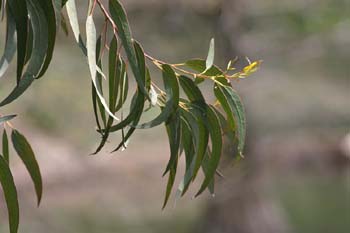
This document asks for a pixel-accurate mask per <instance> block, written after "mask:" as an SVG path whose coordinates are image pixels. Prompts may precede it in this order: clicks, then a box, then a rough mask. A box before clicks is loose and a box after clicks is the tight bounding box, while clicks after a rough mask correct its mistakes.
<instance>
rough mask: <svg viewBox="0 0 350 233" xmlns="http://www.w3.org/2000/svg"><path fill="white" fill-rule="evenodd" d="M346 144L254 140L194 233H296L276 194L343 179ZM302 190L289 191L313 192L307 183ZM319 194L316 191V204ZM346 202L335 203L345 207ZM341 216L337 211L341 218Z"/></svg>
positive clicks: (349, 151)
mask: <svg viewBox="0 0 350 233" xmlns="http://www.w3.org/2000/svg"><path fill="white" fill-rule="evenodd" d="M349 141H350V140H349V139H347V142H345V143H343V146H340V145H339V144H338V143H333V142H328V141H326V142H324V141H323V140H320V139H319V138H317V137H314V136H308V137H304V136H300V135H296V136H292V137H288V136H286V137H277V138H270V139H263V140H260V141H257V142H256V143H255V144H254V145H255V148H251V150H250V151H251V154H250V155H252V156H250V157H249V158H247V161H245V162H244V163H243V166H242V168H241V169H239V168H237V167H236V168H232V169H231V172H232V171H233V174H230V175H228V174H227V178H226V179H225V181H223V182H221V184H220V185H219V187H220V188H219V191H218V194H217V195H216V198H214V199H212V200H211V201H210V203H209V206H208V208H207V211H206V214H205V216H204V218H203V221H202V222H201V224H199V228H198V229H197V231H196V232H198V233H199V232H200V233H290V232H294V231H292V228H291V226H290V225H289V224H290V223H289V221H288V218H287V213H286V212H285V209H284V208H283V205H282V203H281V200H280V199H279V195H280V193H279V191H281V190H283V189H284V188H286V187H294V186H293V185H295V184H299V183H303V182H305V181H306V180H308V179H312V180H314V179H315V180H316V184H317V182H321V184H324V182H325V184H327V185H328V183H326V182H330V181H337V180H345V181H346V177H347V176H348V175H349V171H350V166H349V165H350V157H349V154H350V149H349V146H350V143H349ZM243 167H244V168H243ZM239 170H241V171H239ZM227 172H229V171H227ZM242 174H248V175H242ZM294 182H296V183H294ZM330 183H332V182H330ZM311 184H312V183H311ZM295 187H298V186H295ZM302 187H303V188H301V189H296V188H292V190H293V192H295V193H299V194H300V193H301V194H302V193H303V192H305V193H308V192H309V191H310V190H309V189H311V190H312V187H308V185H306V187H305V186H302ZM326 187H328V186H326ZM325 191H326V190H325ZM317 195H318V194H317V193H316V194H315V198H316V200H317V198H318V197H317ZM347 195H348V194H347ZM292 197H293V195H292ZM340 197H344V194H342V195H339V198H340ZM320 200H324V199H320ZM328 201H330V202H332V201H334V199H332V198H331V197H330V199H329V200H328ZM338 201H339V200H338ZM346 201H347V200H340V201H339V202H340V203H344V205H349V203H347V204H346ZM316 203H318V202H317V201H316ZM296 205H298V204H296ZM313 207H314V206H313V205H310V206H300V204H299V206H295V208H299V209H303V210H305V211H306V212H309V213H310V210H309V208H313ZM320 208H322V206H321V207H320ZM311 211H317V210H311ZM339 211H341V210H339ZM347 213H349V212H347ZM343 214H344V213H343ZM343 214H342V213H341V212H340V213H339V217H341V216H342V215H343ZM343 219H344V218H343ZM345 219H346V217H345ZM308 221H310V219H309V220H308ZM311 221H314V222H312V223H311V224H319V222H320V221H323V220H322V219H311ZM329 224H332V223H329ZM333 224H334V223H333ZM329 226H331V225H329Z"/></svg>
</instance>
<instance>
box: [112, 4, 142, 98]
mask: <svg viewBox="0 0 350 233" xmlns="http://www.w3.org/2000/svg"><path fill="white" fill-rule="evenodd" d="M109 10H110V13H111V16H112V19H113V21H114V23H115V24H116V25H117V27H118V35H119V37H120V39H121V42H122V44H123V47H124V49H125V53H126V55H127V57H128V60H129V63H130V67H131V70H132V72H133V73H134V76H135V80H136V82H137V85H138V87H139V89H140V91H141V92H142V93H143V94H144V95H145V96H146V97H147V98H149V96H148V91H147V90H146V87H145V78H144V77H143V74H142V70H141V69H142V68H140V67H139V65H138V62H137V55H136V52H135V50H134V46H133V40H132V36H131V30H130V27H129V22H128V19H127V16H126V13H125V10H124V8H123V6H122V5H121V4H120V2H119V1H118V0H110V1H109Z"/></svg>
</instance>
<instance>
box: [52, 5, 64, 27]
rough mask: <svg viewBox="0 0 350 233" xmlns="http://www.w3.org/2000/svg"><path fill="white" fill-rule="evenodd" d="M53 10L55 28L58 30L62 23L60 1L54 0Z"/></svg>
mask: <svg viewBox="0 0 350 233" xmlns="http://www.w3.org/2000/svg"><path fill="white" fill-rule="evenodd" d="M53 2H54V9H55V18H56V27H57V28H58V27H59V26H60V25H61V22H62V15H61V9H62V0H54V1H53Z"/></svg>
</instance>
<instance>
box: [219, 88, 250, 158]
mask: <svg viewBox="0 0 350 233" xmlns="http://www.w3.org/2000/svg"><path fill="white" fill-rule="evenodd" d="M214 92H215V96H216V98H217V99H218V101H219V102H220V104H221V106H222V107H223V109H224V110H225V112H226V115H227V119H228V123H229V126H230V128H231V130H232V131H234V130H236V135H237V138H238V140H239V141H238V151H239V153H240V155H242V153H243V149H244V145H245V137H246V118H245V110H244V106H243V104H242V101H241V99H240V97H239V96H238V94H237V93H236V92H235V91H234V90H233V89H232V88H231V87H229V86H225V85H221V84H215V87H214Z"/></svg>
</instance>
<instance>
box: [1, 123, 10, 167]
mask: <svg viewBox="0 0 350 233" xmlns="http://www.w3.org/2000/svg"><path fill="white" fill-rule="evenodd" d="M2 155H3V156H4V159H5V160H6V162H7V163H9V161H10V159H9V141H8V137H7V133H6V130H5V129H4V132H3V133H2Z"/></svg>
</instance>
